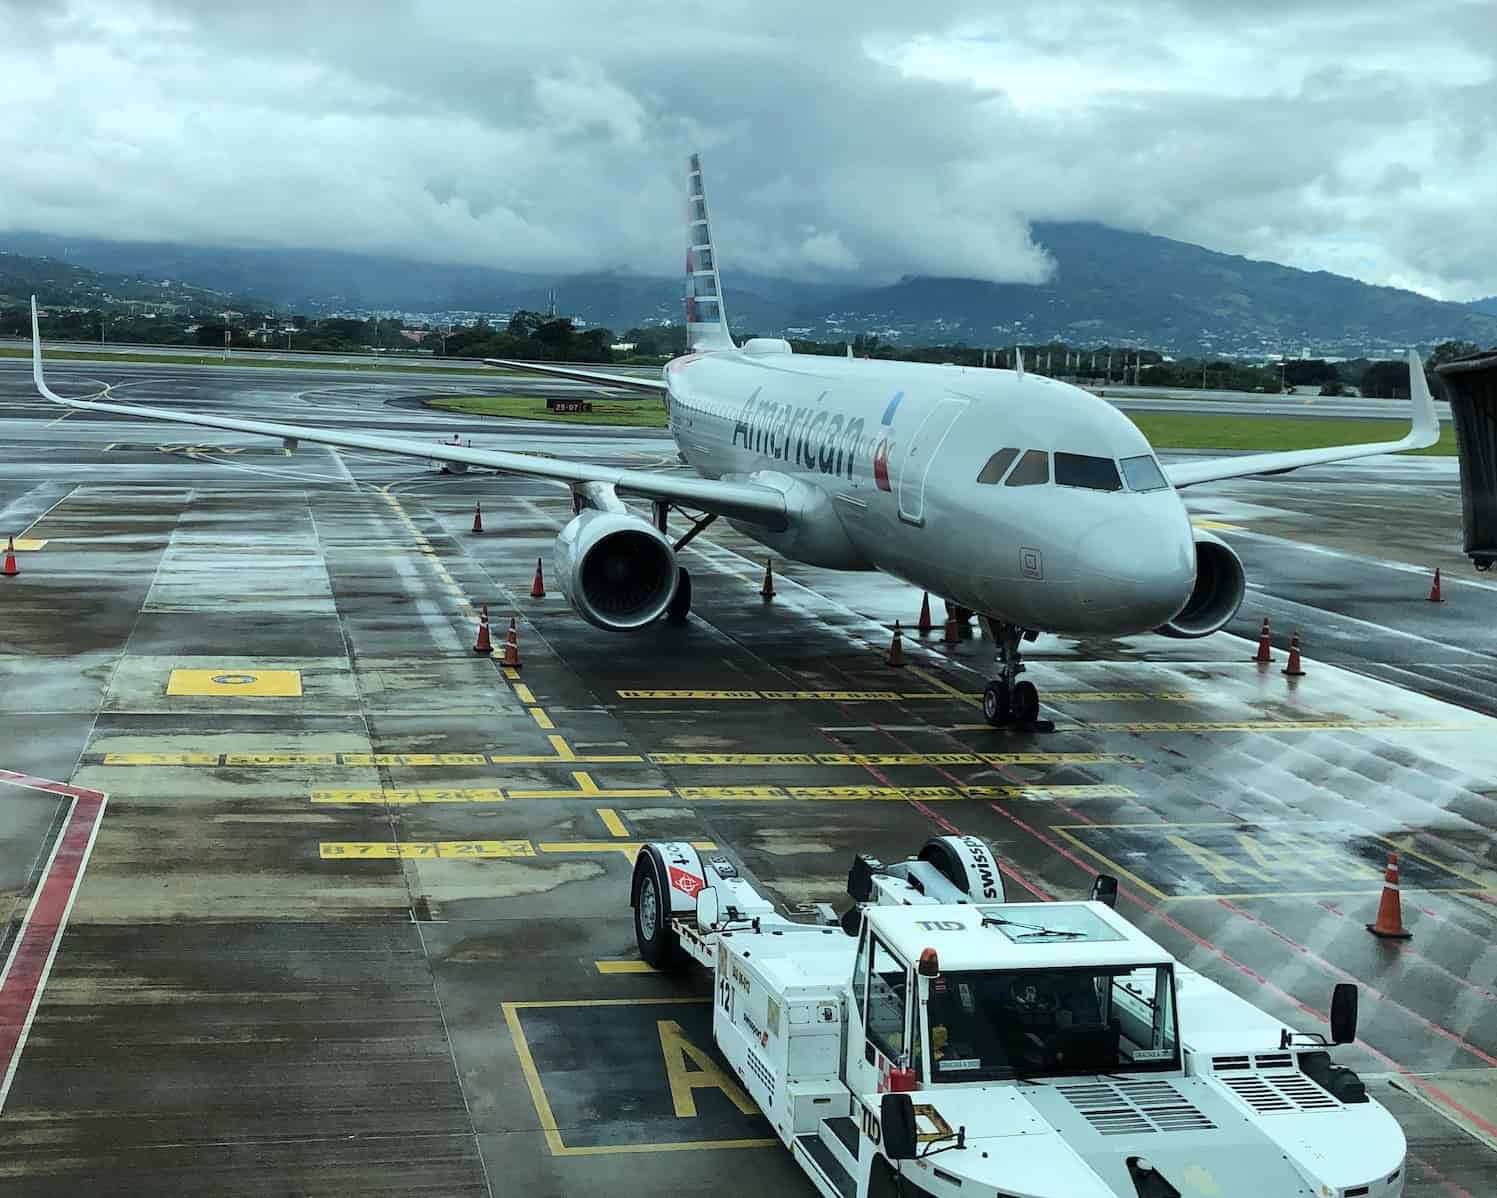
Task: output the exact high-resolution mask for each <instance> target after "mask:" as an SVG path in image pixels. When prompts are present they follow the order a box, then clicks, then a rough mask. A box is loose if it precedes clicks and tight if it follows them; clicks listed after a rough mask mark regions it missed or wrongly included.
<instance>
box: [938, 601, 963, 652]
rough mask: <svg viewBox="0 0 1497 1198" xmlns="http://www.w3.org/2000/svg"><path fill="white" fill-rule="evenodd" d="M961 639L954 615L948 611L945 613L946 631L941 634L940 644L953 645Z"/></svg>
mask: <svg viewBox="0 0 1497 1198" xmlns="http://www.w3.org/2000/svg"><path fill="white" fill-rule="evenodd" d="M961 639H962V632H961V629H960V628H959V627H957V623H956V613H955V612H954V611H950V610H949V609H948V611H947V613H946V631H945V632H943V633H942V634H941V644H943V645H954V644H956V643H957V641H959V640H961Z"/></svg>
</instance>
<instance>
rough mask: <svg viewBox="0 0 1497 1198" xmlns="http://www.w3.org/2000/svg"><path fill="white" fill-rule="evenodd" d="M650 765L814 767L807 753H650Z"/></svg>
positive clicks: (812, 760)
mask: <svg viewBox="0 0 1497 1198" xmlns="http://www.w3.org/2000/svg"><path fill="white" fill-rule="evenodd" d="M649 759H650V764H652V765H815V764H816V759H815V758H814V757H812V756H811V754H809V753H651V754H649Z"/></svg>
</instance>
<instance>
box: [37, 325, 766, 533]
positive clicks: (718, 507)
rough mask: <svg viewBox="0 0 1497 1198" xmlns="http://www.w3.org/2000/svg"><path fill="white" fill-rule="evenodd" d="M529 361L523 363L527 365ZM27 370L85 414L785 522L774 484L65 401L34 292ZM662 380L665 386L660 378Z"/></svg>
mask: <svg viewBox="0 0 1497 1198" xmlns="http://www.w3.org/2000/svg"><path fill="white" fill-rule="evenodd" d="M528 365H529V364H528V363H527V364H526V366H527V368H528ZM31 373H32V378H33V379H34V380H35V382H36V389H37V391H38V392H40V394H41V395H42V397H43V398H45V399H48V400H51V401H52V402H53V403H55V404H61V405H62V406H63V407H67V408H77V409H80V410H83V411H89V412H108V413H110V414H112V415H116V416H139V417H143V418H145V419H147V420H162V421H168V422H170V423H172V424H192V425H198V426H200V427H202V428H216V429H225V430H228V431H230V432H240V433H255V434H257V435H260V436H266V437H277V438H279V439H281V440H282V441H284V442H286V443H287V445H288V446H294V445H295V444H296V443H298V442H301V441H305V442H307V443H308V444H313V445H335V446H339V447H341V448H345V449H368V450H373V451H375V452H378V453H392V454H398V455H400V456H402V457H408V458H420V459H422V460H423V461H437V462H451V463H453V464H454V465H458V466H462V467H467V466H482V467H484V468H486V469H489V470H498V471H502V472H503V473H506V474H523V475H528V476H529V477H531V478H545V479H551V480H552V481H555V482H561V483H603V484H605V485H609V486H613V487H615V488H616V489H617V490H619V491H621V492H624V493H625V494H629V495H639V496H643V497H645V498H648V499H663V500H668V501H670V502H672V503H679V504H683V505H685V506H687V507H691V508H696V509H699V510H701V511H706V512H715V513H716V514H718V515H721V516H728V517H731V518H735V519H740V520H746V521H749V522H750V523H754V524H763V525H767V526H769V527H770V528H775V529H782V528H784V527H786V525H787V523H788V518H787V512H786V507H785V497H784V496H783V495H781V494H780V492H778V491H776V490H774V489H773V488H772V487H765V486H760V485H758V484H756V483H747V482H731V481H727V480H723V479H708V478H699V477H696V476H693V475H677V474H664V473H659V472H656V471H653V470H618V469H613V468H611V467H607V466H595V465H592V464H590V463H586V462H565V461H558V460H555V459H552V458H543V457H538V456H536V455H534V454H528V453H509V452H506V451H504V450H495V449H467V448H464V447H462V446H459V445H443V444H442V443H441V442H439V441H418V440H415V439H414V438H411V437H384V436H377V435H373V434H369V433H359V432H347V431H343V430H334V429H320V428H312V427H309V426H307V425H300V424H279V423H272V422H270V421H265V420H241V419H238V418H236V417H230V416H210V415H207V414H204V413H200V412H179V411H174V410H172V409H169V408H150V407H141V406H139V405H136V404H122V403H99V402H97V401H94V400H85V399H64V398H63V397H62V396H61V395H58V394H57V393H56V392H54V391H53V390H52V389H51V388H50V387H48V386H47V380H46V377H45V376H44V374H43V372H42V337H41V330H40V328H39V322H38V321H37V315H36V297H35V296H33V297H32V300H31ZM662 385H663V384H662Z"/></svg>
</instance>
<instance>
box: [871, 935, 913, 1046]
mask: <svg viewBox="0 0 1497 1198" xmlns="http://www.w3.org/2000/svg"><path fill="white" fill-rule="evenodd" d="M870 966H871V968H870V969H869V971H868V1024H867V1027H868V1039H870V1040H871V1041H873V1043H874V1044H875V1045H876V1046H877V1047H878V1048H879V1050H880V1051H882V1052H883V1054H884V1056H886V1057H888V1058H889V1059H890V1060H891V1061H894V1062H896V1063H902V1062H903V1060H904V1054H905V1051H906V1046H907V1040H906V1037H905V1025H906V1022H907V1020H906V1017H905V1016H906V1012H905V999H906V997H907V996H908V994H909V971H908V970H906V969H905V967H904V966H903V965H901V964H900V963H899V962H898V961H896V960H895V959H894V954H892V953H891V952H889V950H888V949H886V948H885V947H884V946H883V945H882V944H880V943H879V942H878V941H876V940H875V941H874V942H873V960H872V961H871V962H870Z"/></svg>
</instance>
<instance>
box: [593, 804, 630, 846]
mask: <svg viewBox="0 0 1497 1198" xmlns="http://www.w3.org/2000/svg"><path fill="white" fill-rule="evenodd" d="M598 818H599V819H600V820H602V821H603V826H604V827H605V828H607V829H608V834H609V835H610V836H617V837H619V838H620V839H623V838H625V837H627V836H628V835H629V829H628V828H626V827H624V821H623V820H621V819H620V818H619V813H618V812H617V811H615V810H614V809H613V808H612V807H599V808H598Z"/></svg>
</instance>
